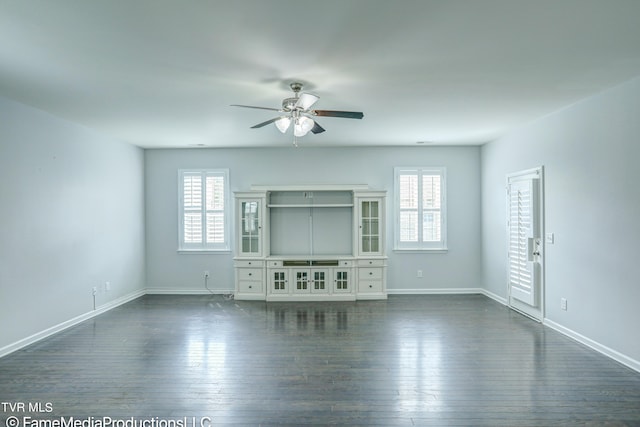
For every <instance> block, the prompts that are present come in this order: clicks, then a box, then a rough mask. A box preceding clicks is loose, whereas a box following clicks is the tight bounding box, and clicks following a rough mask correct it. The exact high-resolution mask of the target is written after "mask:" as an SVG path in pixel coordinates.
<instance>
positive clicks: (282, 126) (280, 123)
mask: <svg viewBox="0 0 640 427" xmlns="http://www.w3.org/2000/svg"><path fill="white" fill-rule="evenodd" d="M274 123H275V125H276V127H277V128H278V130H279V131H280V132H282V133H285V132H286V131H287V129H289V125H290V124H291V119H290V118H289V117H280V118H279V119H278V120H276V121H275V122H274Z"/></svg>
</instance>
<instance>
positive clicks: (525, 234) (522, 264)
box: [508, 179, 537, 306]
mask: <svg viewBox="0 0 640 427" xmlns="http://www.w3.org/2000/svg"><path fill="white" fill-rule="evenodd" d="M536 189H537V186H536V185H534V180H533V179H527V180H523V181H515V182H512V183H510V184H509V197H508V200H509V286H510V288H511V296H512V297H514V298H516V299H518V300H520V301H523V302H525V303H527V304H529V305H532V306H533V305H535V297H536V295H535V289H536V287H535V286H534V285H535V284H534V280H536V279H537V277H536V266H537V264H536V263H535V262H534V252H535V248H534V244H535V238H536V235H537V230H535V228H534V227H535V226H536V224H537V221H536V218H535V215H536V212H535V210H534V209H533V206H534V198H535V197H537V194H536V191H535V190H536Z"/></svg>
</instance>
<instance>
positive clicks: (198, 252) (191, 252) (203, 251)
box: [176, 249, 231, 255]
mask: <svg viewBox="0 0 640 427" xmlns="http://www.w3.org/2000/svg"><path fill="white" fill-rule="evenodd" d="M176 252H178V254H180V255H207V254H215V255H224V254H230V253H231V250H230V249H178V250H177V251H176Z"/></svg>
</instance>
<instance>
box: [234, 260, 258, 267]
mask: <svg viewBox="0 0 640 427" xmlns="http://www.w3.org/2000/svg"><path fill="white" fill-rule="evenodd" d="M234 265H235V266H236V267H256V268H261V267H263V266H264V261H261V260H236V262H235V264H234Z"/></svg>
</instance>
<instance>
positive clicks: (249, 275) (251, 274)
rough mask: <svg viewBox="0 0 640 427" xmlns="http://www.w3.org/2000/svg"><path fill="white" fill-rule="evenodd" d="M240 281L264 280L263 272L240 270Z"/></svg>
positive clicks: (257, 269) (255, 269)
mask: <svg viewBox="0 0 640 427" xmlns="http://www.w3.org/2000/svg"><path fill="white" fill-rule="evenodd" d="M238 280H240V281H241V282H242V281H247V280H256V281H261V280H262V270H261V269H259V268H239V269H238Z"/></svg>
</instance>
